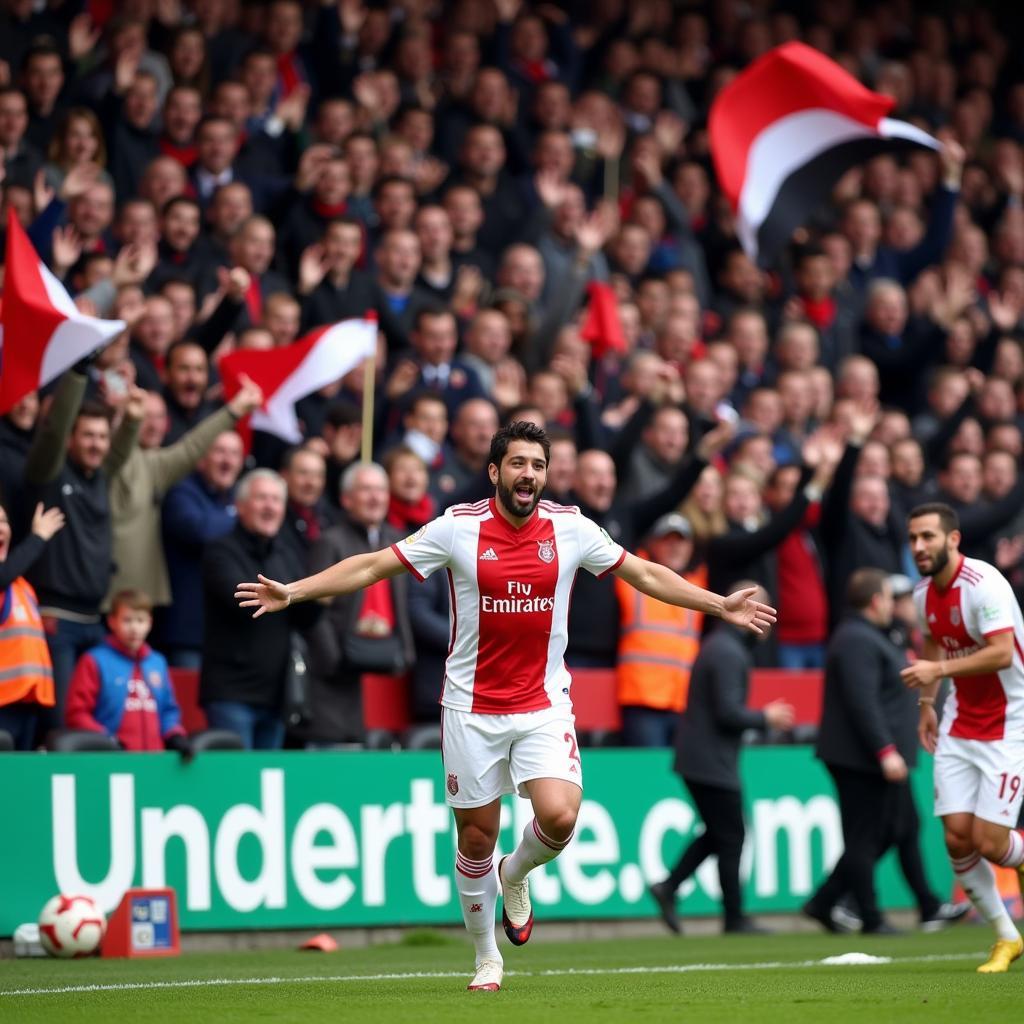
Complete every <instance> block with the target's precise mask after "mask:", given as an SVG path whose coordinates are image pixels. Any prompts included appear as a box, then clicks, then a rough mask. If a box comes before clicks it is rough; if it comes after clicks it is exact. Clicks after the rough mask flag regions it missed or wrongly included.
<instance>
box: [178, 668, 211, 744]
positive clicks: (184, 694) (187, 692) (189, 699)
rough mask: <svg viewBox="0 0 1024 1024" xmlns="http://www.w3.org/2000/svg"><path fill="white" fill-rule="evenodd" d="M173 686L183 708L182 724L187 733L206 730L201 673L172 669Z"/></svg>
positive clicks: (184, 669)
mask: <svg viewBox="0 0 1024 1024" xmlns="http://www.w3.org/2000/svg"><path fill="white" fill-rule="evenodd" d="M171 686H173V687H174V695H175V696H176V697H177V698H178V707H180V708H181V723H182V725H184V726H185V729H186V731H187V732H190V733H193V732H202V730H203V729H205V728H206V726H207V722H206V712H205V711H204V710H203V709H202V708H201V707H200V706H199V673H198V672H197V671H196V670H195V669H194V668H172V669H171Z"/></svg>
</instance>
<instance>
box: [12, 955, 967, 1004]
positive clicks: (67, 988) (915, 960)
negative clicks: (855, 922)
mask: <svg viewBox="0 0 1024 1024" xmlns="http://www.w3.org/2000/svg"><path fill="white" fill-rule="evenodd" d="M980 956H984V952H980V951H979V952H977V953H936V954H934V955H929V956H903V957H892V958H891V959H890V960H889V961H888V962H889V963H890V964H925V963H940V962H942V961H946V960H974V959H977V958H978V957H980ZM832 966H836V965H834V964H825V963H822V962H821V961H820V960H770V961H762V962H760V963H752V964H747V963H736V964H729V963H708V964H666V965H663V966H654V967H565V968H552V969H549V970H543V971H506V972H505V976H506V977H519V978H560V977H571V976H573V975H580V976H590V975H606V976H607V975H617V974H693V973H700V972H707V971H777V970H784V969H786V968H789V969H794V968H797V969H802V968H806V967H832ZM850 966H854V965H850ZM856 966H864V967H874V966H885V965H884V964H883V965H878V964H860V965H856ZM846 969H849V967H847V968H846ZM469 976H470V972H469V971H405V972H396V973H391V974H333V975H330V974H325V975H315V974H314V975H309V976H306V977H295V978H280V977H276V976H272V977H266V978H191V979H186V980H183V981H131V982H117V983H114V984H110V985H101V984H93V985H61V986H59V987H56V988H12V989H5V990H0V998H2V997H9V996H59V995H72V994H84V993H88V992H139V991H153V990H158V989H178V988H217V987H223V986H225V985H306V984H310V983H321V984H325V983H337V982H361V981H415V980H418V979H430V978H468V977H469Z"/></svg>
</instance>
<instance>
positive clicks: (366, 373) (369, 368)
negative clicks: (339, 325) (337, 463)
mask: <svg viewBox="0 0 1024 1024" xmlns="http://www.w3.org/2000/svg"><path fill="white" fill-rule="evenodd" d="M365 319H366V320H370V321H372V322H373V323H374V324H376V322H377V311H376V310H370V311H369V312H368V313H367V314H366V316H365ZM376 388H377V349H376V346H374V350H373V354H372V355H371V356H369V357H368V358H367V359H366V360H365V362H364V363H363V442H362V448H361V451H360V461H362V462H373V400H374V394H375V391H376Z"/></svg>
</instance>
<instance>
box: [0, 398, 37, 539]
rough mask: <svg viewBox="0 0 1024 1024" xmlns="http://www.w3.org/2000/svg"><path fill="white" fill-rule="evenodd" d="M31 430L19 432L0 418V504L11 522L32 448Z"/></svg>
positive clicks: (3, 417) (4, 418) (16, 509)
mask: <svg viewBox="0 0 1024 1024" xmlns="http://www.w3.org/2000/svg"><path fill="white" fill-rule="evenodd" d="M32 434H33V432H32V431H31V430H21V429H19V428H18V427H16V426H15V425H14V424H13V423H12V422H11V421H10V420H9V419H8V418H7V417H6V416H2V417H0V502H2V503H3V504H4V506H5V508H6V509H7V515H8V516H9V517H10V518H11V519H12V520H13V519H14V518H15V517H16V516H17V513H18V512H19V509H18V508H16V507H12V506H16V505H17V502H18V496H19V495H20V494H21V489H22V486H23V481H24V476H25V460H26V459H27V458H28V451H29V448H31V447H32Z"/></svg>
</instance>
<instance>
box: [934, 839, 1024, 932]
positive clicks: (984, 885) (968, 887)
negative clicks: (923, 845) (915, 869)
mask: <svg viewBox="0 0 1024 1024" xmlns="http://www.w3.org/2000/svg"><path fill="white" fill-rule="evenodd" d="M950 859H951V860H952V863H953V870H954V871H955V872H956V879H957V881H958V882H959V883H960V885H961V886H962V888H963V890H964V892H965V893H967V895H968V896H969V897H970V900H971V902H972V903H973V904H974V905H975V907H977V909H978V913H979V914H981V916H982V917H983V918H985V920H986V921H988V923H989V924H990V925H992V927H993V928H994V929H995V932H996V937H997V938H1000V939H1010V940H1013V939H1016V938H1018V937H1019V933H1018V931H1017V929H1016V928H1015V927H1014V924H1013V921H1012V920H1011V919H1010V915H1009V914H1008V913H1007V912H1006V907H1005V906H1004V905H1003V898H1002V897H1001V896H1000V895H999V887H998V886H997V885H996V873H995V872H994V871H993V870H992V865H991V864H989V862H988V861H987V860H985V858H984V857H982V856H981V854H980V853H972V854H971V855H970V856H968V857H962V858H960V859H959V860H957V859H954V858H950Z"/></svg>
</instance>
